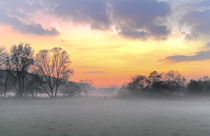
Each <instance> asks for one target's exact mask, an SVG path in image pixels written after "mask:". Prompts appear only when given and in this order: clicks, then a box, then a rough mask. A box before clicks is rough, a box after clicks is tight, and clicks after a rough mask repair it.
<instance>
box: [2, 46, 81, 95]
mask: <svg viewBox="0 0 210 136" xmlns="http://www.w3.org/2000/svg"><path fill="white" fill-rule="evenodd" d="M70 66H71V60H70V57H69V54H68V53H67V52H66V51H65V50H63V49H62V48H59V47H55V48H52V49H50V50H46V49H43V50H40V51H39V52H38V53H37V54H34V50H33V49H32V47H31V46H30V44H27V43H26V44H23V43H20V44H18V45H13V46H12V47H11V49H10V51H9V53H8V52H6V50H5V49H4V48H1V49H0V94H1V96H2V97H4V98H6V97H7V94H8V93H9V92H12V93H13V94H14V96H16V97H23V96H32V97H37V94H38V93H39V94H44V93H45V94H47V96H49V97H56V96H58V93H59V94H62V95H63V96H64V95H65V96H66V95H67V96H72V95H76V94H77V93H81V91H82V90H83V88H82V87H81V86H80V85H79V84H78V83H75V82H70V81H69V78H70V76H71V75H72V73H73V70H72V69H71V68H70Z"/></svg>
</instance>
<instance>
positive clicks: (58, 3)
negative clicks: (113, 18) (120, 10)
mask: <svg viewBox="0 0 210 136" xmlns="http://www.w3.org/2000/svg"><path fill="white" fill-rule="evenodd" d="M45 2H47V3H48V5H50V6H51V8H52V10H51V13H54V14H55V15H56V16H57V17H62V18H63V19H64V20H69V19H70V20H73V21H76V22H81V23H90V24H91V27H92V28H93V29H108V28H109V27H110V20H109V16H108V15H107V11H106V2H105V0H46V1H45Z"/></svg>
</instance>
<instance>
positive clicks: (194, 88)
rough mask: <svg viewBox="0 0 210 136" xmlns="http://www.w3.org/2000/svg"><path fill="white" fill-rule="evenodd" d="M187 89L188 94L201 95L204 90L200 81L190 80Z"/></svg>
mask: <svg viewBox="0 0 210 136" xmlns="http://www.w3.org/2000/svg"><path fill="white" fill-rule="evenodd" d="M187 89H188V93H190V94H201V92H203V90H204V86H203V82H202V81H201V80H198V81H197V80H190V82H189V83H188V84H187Z"/></svg>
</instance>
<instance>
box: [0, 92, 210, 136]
mask: <svg viewBox="0 0 210 136" xmlns="http://www.w3.org/2000/svg"><path fill="white" fill-rule="evenodd" d="M209 128H210V99H208V98H205V99H201V100H200V99H199V100H198V99H196V100H192V99H190V100H157V99H156V100H154V99H153V100H152V99H140V98H139V99H135V100H121V99H117V98H110V97H88V96H83V97H76V98H68V99H67V98H66V99H43V100H6V101H0V135H1V136H207V135H210V129H209Z"/></svg>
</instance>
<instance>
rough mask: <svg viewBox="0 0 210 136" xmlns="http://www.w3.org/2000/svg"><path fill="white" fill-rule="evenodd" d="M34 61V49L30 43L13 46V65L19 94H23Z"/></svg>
mask: <svg viewBox="0 0 210 136" xmlns="http://www.w3.org/2000/svg"><path fill="white" fill-rule="evenodd" d="M33 63H34V60H33V50H32V48H31V46H30V44H25V45H24V44H23V43H20V44H19V45H14V46H13V47H12V48H11V65H12V70H13V71H14V72H15V77H16V80H17V84H16V85H15V89H16V91H17V94H16V95H17V96H23V93H24V91H25V78H26V75H27V72H28V70H29V68H30V66H31V65H32V64H33Z"/></svg>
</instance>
